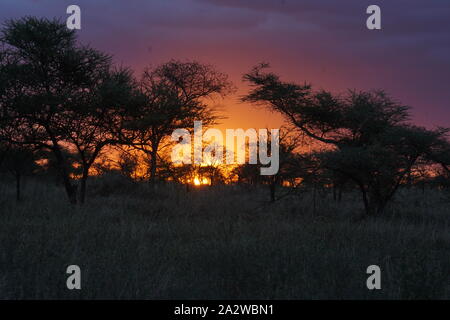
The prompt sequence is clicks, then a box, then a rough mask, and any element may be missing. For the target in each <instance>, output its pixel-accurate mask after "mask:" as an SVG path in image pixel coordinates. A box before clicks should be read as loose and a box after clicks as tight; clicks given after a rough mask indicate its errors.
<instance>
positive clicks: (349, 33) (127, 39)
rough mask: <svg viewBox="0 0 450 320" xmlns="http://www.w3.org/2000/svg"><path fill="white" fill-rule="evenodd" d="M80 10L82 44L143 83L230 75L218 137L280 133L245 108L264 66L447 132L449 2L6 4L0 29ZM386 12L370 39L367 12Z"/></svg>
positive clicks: (261, 113) (268, 118)
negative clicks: (234, 131) (377, 102)
mask: <svg viewBox="0 0 450 320" xmlns="http://www.w3.org/2000/svg"><path fill="white" fill-rule="evenodd" d="M71 4H76V5H78V6H80V8H81V28H82V29H81V30H80V31H77V33H78V35H79V38H80V41H81V43H84V44H89V45H90V46H92V47H94V48H96V49H99V50H102V51H106V52H108V53H110V54H112V55H113V56H114V60H115V62H116V63H117V64H120V65H123V66H129V67H131V68H132V69H133V70H134V71H135V73H136V75H137V76H139V74H140V73H141V72H142V70H143V69H144V68H145V67H149V66H150V67H151V66H156V65H158V64H160V63H163V62H165V61H168V60H170V59H181V60H197V61H200V62H202V63H207V64H212V65H214V66H215V67H216V68H217V69H218V70H219V71H222V72H224V73H227V74H228V75H229V77H230V79H231V80H232V81H233V83H234V85H235V86H236V87H237V89H238V90H237V92H236V94H234V95H233V96H230V97H228V98H227V99H225V100H223V101H217V106H218V107H219V108H221V110H222V112H223V114H224V116H226V117H227V119H225V120H222V124H221V125H220V126H219V127H220V128H222V129H224V128H244V129H246V128H266V127H273V128H276V127H279V126H280V125H281V124H282V119H281V117H280V116H279V115H277V114H274V113H271V112H269V111H267V110H262V109H259V108H256V107H254V106H251V105H248V104H245V103H241V102H240V101H239V99H240V97H241V96H242V95H244V94H245V93H246V92H247V89H248V88H247V86H246V85H245V84H244V83H243V82H242V81H241V79H242V75H243V74H244V73H245V72H248V71H249V70H250V69H251V67H252V66H254V65H256V64H258V63H260V62H268V63H270V65H271V66H272V70H273V71H274V72H276V73H278V74H279V75H280V76H281V78H282V79H284V80H289V81H296V82H298V83H304V82H307V83H311V84H312V85H313V87H314V88H316V89H327V90H331V91H333V92H335V93H342V92H345V91H346V90H347V89H356V90H371V89H384V90H385V91H386V92H387V93H388V94H390V95H391V96H392V97H393V98H395V99H397V100H398V101H401V102H402V103H404V104H406V105H409V106H411V107H412V108H413V109H412V114H413V119H412V120H413V121H414V122H415V123H417V124H419V125H424V126H427V127H429V128H431V127H434V126H446V127H450V18H449V17H450V1H448V0H429V1H424V0H420V1H419V0H395V1H392V0H383V1H381V0H371V1H366V0H339V1H336V0H310V1H305V0H258V1H254V0H127V1H123V0H122V1H121V0H98V1H93V0H70V1H65V0H2V1H1V3H0V21H4V20H6V19H11V18H19V17H22V16H38V17H44V16H45V17H49V18H53V17H59V18H61V19H64V20H65V19H66V18H67V17H68V15H67V14H66V8H67V7H68V6H69V5H71ZM372 4H376V5H378V6H379V7H380V8H381V26H382V29H381V30H368V29H367V27H366V19H367V17H368V14H366V8H367V7H368V6H369V5H372Z"/></svg>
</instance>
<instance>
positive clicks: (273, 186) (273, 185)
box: [269, 182, 276, 202]
mask: <svg viewBox="0 0 450 320" xmlns="http://www.w3.org/2000/svg"><path fill="white" fill-rule="evenodd" d="M269 188H270V202H275V189H276V183H275V182H271V183H270V184H269Z"/></svg>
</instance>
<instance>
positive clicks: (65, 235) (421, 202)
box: [0, 178, 450, 299]
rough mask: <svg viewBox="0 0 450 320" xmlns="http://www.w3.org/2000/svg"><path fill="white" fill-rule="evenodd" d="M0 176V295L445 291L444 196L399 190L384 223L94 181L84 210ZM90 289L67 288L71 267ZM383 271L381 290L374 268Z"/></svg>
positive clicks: (226, 195) (322, 201)
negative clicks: (370, 281)
mask: <svg viewBox="0 0 450 320" xmlns="http://www.w3.org/2000/svg"><path fill="white" fill-rule="evenodd" d="M13 192H14V188H13V186H10V185H9V184H5V183H3V184H0V194H1V198H0V219H1V220H0V221H1V223H0V298H1V299H137V298H139V299H428V298H437V299H449V298H450V281H449V271H450V254H449V253H450V233H449V230H450V219H448V217H449V214H450V210H449V203H448V202H447V200H446V199H445V198H444V197H443V196H442V195H441V194H440V193H439V192H438V191H435V190H428V191H426V192H425V193H424V194H422V193H421V192H419V191H417V190H414V189H411V190H402V192H401V193H400V194H399V196H398V197H397V198H396V201H395V202H394V203H393V205H392V206H391V208H390V209H389V211H388V212H387V214H386V215H385V216H384V217H379V218H371V219H363V220H361V219H357V217H358V215H359V214H360V213H361V211H362V207H361V206H360V199H359V196H358V195H357V194H345V195H344V199H343V200H342V202H341V203H339V202H335V201H333V200H332V197H331V196H330V195H327V194H322V195H321V196H320V198H319V201H318V202H317V204H316V206H315V207H316V208H315V210H314V209H313V207H314V205H313V201H312V197H311V195H310V194H309V193H308V192H306V193H302V194H299V195H292V196H289V197H285V198H284V199H283V200H280V201H278V202H275V203H273V204H270V203H268V202H266V199H267V198H268V194H267V192H266V190H265V189H259V188H254V189H252V188H250V189H247V188H241V187H232V186H222V187H220V186H217V187H214V188H193V189H192V190H191V191H190V192H187V191H186V189H185V188H183V187H178V186H172V185H164V186H158V187H156V188H150V186H148V185H147V184H145V183H133V182H130V181H122V180H120V179H106V178H105V179H97V180H93V181H92V183H91V185H90V194H91V197H90V198H89V199H88V201H87V203H86V205H84V206H82V207H71V206H70V205H68V203H67V201H66V199H65V197H64V193H63V190H62V188H60V187H58V186H55V185H54V184H50V183H42V182H39V181H31V182H29V183H28V184H27V185H26V189H25V191H24V200H23V201H22V202H21V203H16V202H15V200H14V194H13ZM71 264H76V265H79V266H80V267H81V272H82V281H81V283H82V284H81V285H82V289H81V290H68V289H67V288H66V277H67V274H66V273H65V271H66V268H67V266H68V265H71ZM372 264H376V265H379V266H380V268H381V272H382V274H381V285H382V289H381V290H374V291H370V290H368V289H367V287H366V279H367V277H368V275H367V274H366V268H367V267H368V266H369V265H372Z"/></svg>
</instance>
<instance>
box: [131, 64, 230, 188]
mask: <svg viewBox="0 0 450 320" xmlns="http://www.w3.org/2000/svg"><path fill="white" fill-rule="evenodd" d="M232 90H233V87H232V85H231V83H230V81H228V77H227V76H226V75H225V74H223V73H220V72H218V71H216V70H215V69H214V68H213V67H212V66H209V65H204V64H201V63H199V62H196V61H188V62H181V61H176V60H171V61H169V62H167V63H164V64H161V65H160V66H158V67H156V68H154V69H147V70H146V71H145V72H144V74H143V76H142V79H141V82H140V91H141V94H142V98H143V103H142V104H141V105H140V107H139V112H138V113H136V117H135V119H134V121H133V122H132V124H131V125H130V126H129V127H128V128H129V129H130V132H131V135H130V137H129V138H128V140H129V142H130V143H131V145H132V146H133V147H134V148H136V149H138V150H141V151H143V152H144V153H145V154H146V155H147V156H148V157H149V160H150V165H149V167H150V181H154V180H155V177H156V167H157V159H158V152H159V151H160V150H161V149H163V148H164V147H165V146H166V145H165V144H164V139H165V138H166V137H168V136H170V135H171V134H172V132H173V130H174V129H177V128H192V126H193V122H194V120H201V121H202V122H203V125H205V126H207V125H211V124H213V123H215V121H216V120H217V119H218V117H217V115H216V114H215V113H214V110H212V108H210V107H208V105H207V103H206V99H213V98H215V97H223V96H225V95H226V94H228V93H229V92H231V91H232Z"/></svg>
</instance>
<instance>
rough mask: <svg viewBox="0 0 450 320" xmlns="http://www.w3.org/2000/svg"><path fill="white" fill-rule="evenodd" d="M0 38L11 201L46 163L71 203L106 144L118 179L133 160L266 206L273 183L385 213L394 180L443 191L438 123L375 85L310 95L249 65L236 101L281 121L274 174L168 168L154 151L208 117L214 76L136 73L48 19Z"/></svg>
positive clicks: (445, 169) (227, 86)
mask: <svg viewBox="0 0 450 320" xmlns="http://www.w3.org/2000/svg"><path fill="white" fill-rule="evenodd" d="M0 37H1V38H0V42H1V48H0V166H1V168H2V169H3V171H7V172H9V173H12V174H13V176H14V177H15V181H16V186H17V199H18V200H20V183H21V178H22V176H24V175H28V174H32V173H36V172H39V171H41V172H42V171H45V170H46V172H47V173H48V172H50V171H51V170H55V171H56V172H57V175H58V177H59V178H58V179H59V181H61V182H62V183H63V185H64V188H65V191H66V194H67V196H68V199H69V201H70V202H71V203H72V204H76V203H78V202H79V203H83V202H84V201H85V198H86V188H87V180H88V177H89V175H91V174H92V169H94V167H100V169H99V170H100V172H104V171H105V168H106V167H103V171H102V169H101V162H102V161H101V159H104V158H102V157H104V154H105V152H106V153H108V152H110V151H111V148H115V150H120V152H119V156H118V158H117V159H116V160H115V161H116V162H117V164H118V167H119V168H120V169H121V170H120V171H121V172H122V173H123V174H124V175H127V176H129V177H133V173H135V172H136V170H137V167H139V165H140V162H142V161H144V162H145V164H146V166H145V168H146V170H145V174H144V175H143V177H145V179H147V180H149V182H150V183H155V181H157V180H163V181H164V180H171V181H174V182H179V183H182V182H183V181H186V177H188V176H189V177H191V178H193V177H194V176H196V177H199V178H200V179H201V178H202V177H207V178H208V179H209V181H210V183H211V184H216V183H221V182H222V183H227V182H228V183H231V182H232V183H240V184H247V185H259V184H262V185H265V186H268V189H269V191H270V199H271V200H272V201H275V200H276V199H277V193H276V190H277V188H279V187H280V186H289V187H290V188H289V189H294V188H308V189H309V190H311V191H312V192H314V194H315V192H316V191H317V190H319V189H322V190H323V189H326V190H331V191H332V192H333V193H334V197H335V199H336V200H339V199H340V197H341V195H342V192H343V191H345V190H348V189H355V190H358V191H359V192H360V194H361V199H362V201H363V204H364V208H365V212H366V214H367V215H374V214H381V213H382V212H383V211H385V208H386V206H387V205H388V204H389V202H390V201H391V200H392V199H393V197H394V195H395V193H396V191H397V190H398V189H399V188H400V187H401V186H408V185H409V186H411V185H425V184H426V183H428V184H430V185H433V186H435V187H436V188H442V187H446V188H448V185H449V182H448V181H449V168H450V144H449V142H448V138H447V134H448V132H449V129H447V128H437V129H434V130H429V129H426V128H423V127H419V126H416V125H413V124H412V123H410V122H409V116H410V113H409V108H408V107H406V106H403V105H402V104H400V103H398V102H396V101H395V100H393V99H392V98H390V97H389V96H388V95H387V94H385V93H384V92H381V91H376V92H374V91H370V92H355V91H349V92H348V93H346V94H342V95H336V94H333V93H331V92H328V91H324V90H321V91H315V90H313V89H312V87H311V86H310V85H298V84H296V83H290V82H284V81H282V80H281V79H280V78H279V77H278V76H277V75H275V74H273V73H270V72H265V68H266V67H268V66H267V65H265V64H262V65H259V66H257V67H255V68H254V69H253V70H251V71H250V72H249V73H247V74H245V75H244V77H243V80H244V81H246V82H247V83H249V84H250V86H251V90H250V92H249V93H248V94H247V95H246V96H245V97H243V101H246V102H250V103H253V104H257V105H261V106H265V107H268V108H270V109H271V110H273V111H275V112H278V113H280V114H281V115H283V116H284V117H285V119H286V122H287V127H286V128H285V129H286V130H284V133H282V135H281V137H280V170H279V172H278V174H276V175H274V176H260V175H259V168H258V165H248V164H245V165H240V166H237V167H235V168H233V169H232V170H228V169H225V168H221V167H220V166H218V165H217V166H215V165H209V166H204V167H195V166H187V165H185V166H174V165H173V164H172V163H171V162H170V161H168V160H167V158H165V157H164V152H165V151H166V150H167V147H168V146H169V145H170V139H168V137H170V135H171V133H172V132H173V130H174V129H177V128H192V125H193V121H194V120H201V121H202V122H203V124H204V125H206V126H208V125H213V124H214V123H216V122H217V120H218V119H219V116H218V115H217V113H216V112H214V110H213V109H212V108H210V107H209V106H208V104H207V102H208V99H214V98H215V97H223V96H225V95H227V94H230V93H232V92H233V90H234V87H233V85H232V84H231V82H230V81H229V80H228V78H227V76H226V75H225V74H223V73H221V72H219V71H217V70H216V69H215V68H214V67H212V66H209V65H204V64H201V63H198V62H196V61H175V60H170V61H169V62H167V63H164V64H162V65H159V66H156V67H154V68H148V69H146V70H145V72H144V73H143V74H142V75H140V77H139V78H136V77H135V76H134V75H133V73H132V71H131V70H130V69H127V68H123V67H117V66H115V65H114V64H113V62H112V58H111V56H110V55H108V54H105V53H102V52H100V51H98V50H95V49H93V48H90V47H88V46H84V45H80V44H79V43H78V42H77V39H76V34H75V32H74V31H71V30H68V29H67V28H66V26H65V24H63V23H61V22H60V21H58V20H47V19H37V18H23V19H19V20H10V21H7V22H6V23H5V24H4V27H3V29H2V31H1V35H0ZM310 145H314V146H316V147H315V148H314V151H310V152H306V151H305V147H306V146H310ZM106 158H107V157H106ZM38 164H39V165H38ZM75 177H76V179H75ZM191 181H192V179H191Z"/></svg>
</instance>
